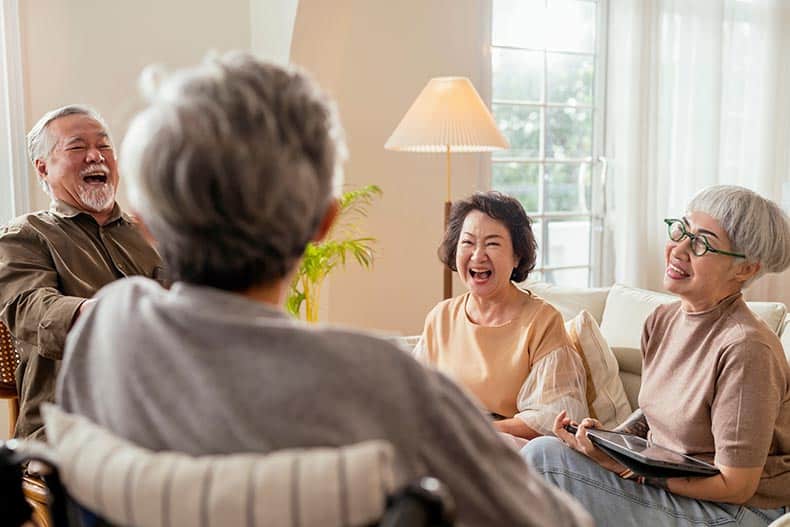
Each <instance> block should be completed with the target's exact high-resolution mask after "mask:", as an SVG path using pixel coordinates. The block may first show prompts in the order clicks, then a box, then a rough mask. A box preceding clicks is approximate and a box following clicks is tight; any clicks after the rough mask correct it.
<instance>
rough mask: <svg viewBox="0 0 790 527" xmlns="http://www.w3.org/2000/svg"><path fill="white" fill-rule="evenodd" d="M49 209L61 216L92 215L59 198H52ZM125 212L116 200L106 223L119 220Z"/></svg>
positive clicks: (127, 219)
mask: <svg viewBox="0 0 790 527" xmlns="http://www.w3.org/2000/svg"><path fill="white" fill-rule="evenodd" d="M49 211H50V212H51V213H52V214H54V215H56V216H59V217H61V218H74V217H75V216H79V215H80V214H87V215H88V216H90V213H89V212H88V211H85V210H81V209H78V208H76V207H73V206H71V205H69V204H68V203H66V202H65V201H61V200H59V199H57V198H52V201H50V203H49ZM124 216H125V214H124V213H123V211H122V210H121V207H119V206H118V202H117V201H116V202H115V204H114V205H113V208H112V214H110V218H109V219H108V220H107V223H106V225H109V224H110V223H113V222H115V221H118V219H119V218H121V217H124ZM124 220H126V221H129V218H126V217H124Z"/></svg>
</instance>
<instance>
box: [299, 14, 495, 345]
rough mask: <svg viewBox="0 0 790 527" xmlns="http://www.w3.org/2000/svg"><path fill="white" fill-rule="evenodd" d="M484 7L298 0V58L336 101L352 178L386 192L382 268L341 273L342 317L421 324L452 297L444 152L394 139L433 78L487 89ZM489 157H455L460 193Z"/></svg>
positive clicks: (408, 327)
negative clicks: (401, 147) (439, 250)
mask: <svg viewBox="0 0 790 527" xmlns="http://www.w3.org/2000/svg"><path fill="white" fill-rule="evenodd" d="M484 9H485V2H484V1H482V0H431V1H425V0H400V1H398V2H383V1H375V2H371V1H369V0H334V1H332V2H326V1H324V0H302V1H301V2H300V3H299V9H298V12H297V17H296V25H295V27H294V36H293V43H292V47H291V61H292V62H293V63H297V64H300V65H302V66H303V67H305V68H306V69H307V70H309V71H310V72H312V73H313V75H314V76H315V77H316V78H317V79H318V80H319V82H320V83H321V84H322V85H323V86H324V87H325V88H326V89H327V90H328V91H329V92H330V93H331V94H332V95H333V96H334V98H335V99H336V100H337V103H338V105H339V108H340V115H341V117H342V120H343V123H344V125H345V128H346V133H347V136H348V145H349V150H350V154H351V157H350V160H349V163H348V164H347V166H346V182H347V183H348V184H351V185H363V184H368V183H375V184H377V185H380V186H381V187H382V189H383V191H384V196H383V199H381V200H380V202H378V203H376V204H375V206H374V207H373V209H372V212H371V215H370V217H369V221H368V223H367V225H366V229H367V231H368V232H369V233H370V234H371V235H373V236H375V237H376V238H377V239H378V256H377V259H376V262H375V268H374V269H373V270H372V271H366V270H362V269H359V268H358V267H357V266H355V265H353V264H352V265H349V266H348V268H347V269H346V270H345V271H340V270H338V271H336V272H333V275H332V276H331V278H330V279H329V280H330V284H329V291H328V296H329V298H328V318H329V320H330V321H331V322H335V323H342V324H349V325H352V326H356V327H364V328H371V329H382V330H387V331H393V332H401V333H416V332H419V331H421V329H422V323H423V320H424V317H425V315H426V313H427V312H428V310H430V308H431V307H432V306H433V305H434V304H435V303H436V302H437V301H439V300H440V299H441V295H442V267H441V265H440V264H439V262H438V260H437V258H436V246H437V245H438V242H439V240H440V238H441V235H442V232H443V229H442V222H443V202H444V199H445V193H446V191H445V182H444V181H445V180H444V175H445V167H444V157H443V155H441V154H410V153H396V152H388V151H385V150H384V147H383V145H384V142H385V141H386V140H387V138H388V137H389V135H390V133H392V131H393V130H394V129H395V126H396V125H397V124H398V122H399V121H400V119H401V117H403V114H404V113H405V112H406V110H407V109H408V107H409V106H410V105H411V103H412V101H413V100H414V99H415V98H416V97H417V94H418V93H419V92H420V90H421V89H422V88H423V87H424V86H425V84H426V83H427V81H428V79H429V78H431V77H435V76H440V75H464V76H468V77H470V78H471V79H472V82H473V83H474V84H475V86H476V87H477V88H478V90H479V91H481V88H482V86H481V84H483V83H482V82H481V78H482V72H483V67H484V60H483V50H484V49H485V45H484V42H483V38H484V37H483V35H484V26H485V24H484V22H483V16H484V13H485V11H484ZM481 94H482V91H481ZM482 158H483V156H481V155H479V154H459V155H455V154H454V155H453V195H454V197H461V196H464V195H466V194H469V193H470V192H472V191H473V190H476V189H477V187H478V185H479V182H480V180H481V169H482V168H484V167H485V164H484V163H481V159H482ZM455 291H456V293H457V292H458V291H460V289H459V287H458V285H456V288H455Z"/></svg>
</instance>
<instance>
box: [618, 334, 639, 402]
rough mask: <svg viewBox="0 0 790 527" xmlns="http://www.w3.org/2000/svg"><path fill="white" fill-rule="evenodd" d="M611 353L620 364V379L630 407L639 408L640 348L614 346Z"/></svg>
mask: <svg viewBox="0 0 790 527" xmlns="http://www.w3.org/2000/svg"><path fill="white" fill-rule="evenodd" d="M612 353H614V356H615V357H616V358H617V364H618V365H619V366H620V380H621V381H623V388H625V394H626V396H628V402H629V403H630V405H631V408H639V390H640V388H641V387H642V350H641V349H640V348H624V347H621V346H615V347H613V348H612Z"/></svg>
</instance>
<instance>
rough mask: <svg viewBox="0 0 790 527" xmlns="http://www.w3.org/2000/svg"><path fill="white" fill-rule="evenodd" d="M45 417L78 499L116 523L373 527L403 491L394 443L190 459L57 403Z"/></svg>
mask: <svg viewBox="0 0 790 527" xmlns="http://www.w3.org/2000/svg"><path fill="white" fill-rule="evenodd" d="M42 413H43V415H44V420H45V422H46V431H47V440H48V442H49V443H50V445H51V447H52V448H53V450H54V451H55V456H56V459H57V463H58V468H59V470H60V476H61V479H62V480H63V483H64V485H65V486H66V488H67V489H68V490H69V493H70V494H71V495H72V497H73V498H74V499H75V500H77V501H78V502H79V503H81V504H82V505H83V506H85V507H87V508H88V509H90V510H92V511H93V512H95V513H97V514H99V515H100V516H102V517H104V518H105V519H107V520H109V521H110V522H112V523H114V524H119V525H138V526H141V527H146V526H160V525H204V526H207V527H211V526H221V525H267V526H278V525H281V526H286V525H294V524H295V523H294V522H295V520H296V519H297V518H298V519H299V520H300V523H299V524H300V525H302V526H308V525H315V526H319V525H320V526H327V525H330V526H331V525H337V526H340V525H347V524H351V525H368V524H370V523H372V522H373V521H375V520H376V519H378V518H379V517H380V516H381V514H382V513H383V511H384V507H385V498H386V495H387V494H389V493H391V492H392V490H393V488H394V472H393V456H394V453H393V449H392V446H391V445H390V444H389V443H387V442H385V441H366V442H363V443H358V444H356V445H350V446H348V447H341V448H314V449H299V450H297V449H293V450H282V451H277V452H273V453H270V454H233V455H222V456H203V457H191V456H187V455H185V454H180V453H176V452H152V451H150V450H147V449H144V448H140V447H137V446H135V445H133V444H131V443H129V442H128V441H126V440H124V439H121V438H119V437H116V436H114V435H112V434H111V433H110V432H108V431H107V430H105V429H103V428H101V427H99V426H97V425H96V424H94V423H92V422H90V421H88V420H87V419H85V418H84V417H80V416H76V415H71V414H68V413H65V412H64V411H62V410H61V409H59V408H58V407H56V406H54V405H49V404H47V405H44V407H43V408H42Z"/></svg>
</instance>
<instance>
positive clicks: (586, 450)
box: [553, 410, 626, 474]
mask: <svg viewBox="0 0 790 527" xmlns="http://www.w3.org/2000/svg"><path fill="white" fill-rule="evenodd" d="M567 424H576V423H572V422H571V420H570V418H569V417H568V414H567V412H566V411H565V410H563V411H562V412H560V413H559V415H557V417H556V418H555V419H554V429H553V431H554V435H555V436H557V439H559V440H560V441H562V442H563V443H565V444H566V445H568V446H569V447H570V448H572V449H574V450H575V451H577V452H579V453H581V454H584V455H585V456H587V457H589V458H590V459H592V460H593V461H595V462H596V463H598V464H599V465H601V466H602V467H603V468H605V469H607V470H611V471H612V472H615V473H618V474H619V473H620V472H622V471H623V470H625V469H626V467H625V466H624V465H622V464H620V463H618V462H617V461H615V460H614V459H612V458H610V457H609V456H607V455H606V454H605V453H604V452H603V451H601V450H600V449H599V448H597V447H596V446H595V445H593V444H592V441H590V438H589V437H587V430H588V429H590V428H602V426H601V422H600V421H598V420H597V419H593V418H591V417H585V418H584V419H582V422H581V423H579V424H578V425H577V427H578V430H577V431H576V434H575V435H574V434H571V433H570V432H568V431H567V430H565V425H567Z"/></svg>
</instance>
